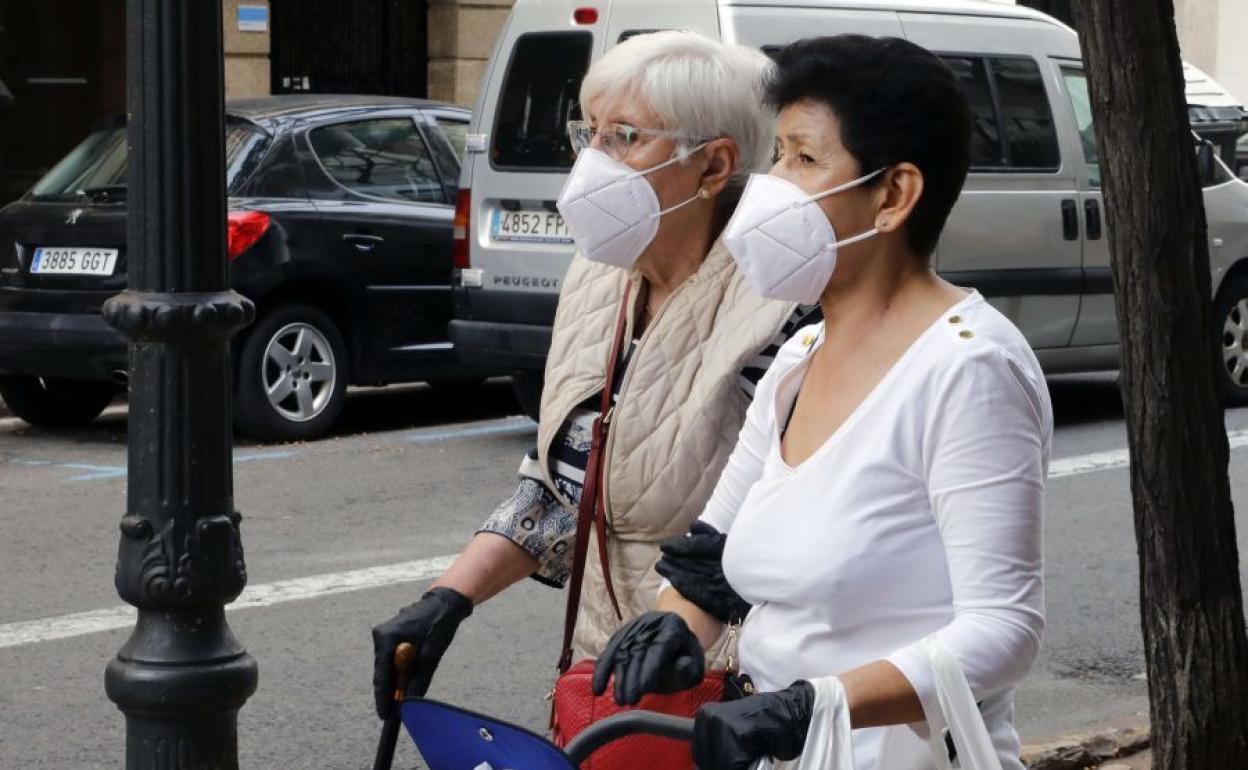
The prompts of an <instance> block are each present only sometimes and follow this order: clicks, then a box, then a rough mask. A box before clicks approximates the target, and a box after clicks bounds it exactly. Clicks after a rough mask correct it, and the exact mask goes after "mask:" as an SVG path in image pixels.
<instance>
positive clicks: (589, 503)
mask: <svg viewBox="0 0 1248 770" xmlns="http://www.w3.org/2000/svg"><path fill="white" fill-rule="evenodd" d="M631 295H632V283H631V282H630V283H628V284H626V285H625V287H624V298H623V299H622V300H621V301H620V312H619V316H618V317H617V318H616V322H615V339H614V340H613V341H612V343H611V357H610V358H609V359H608V360H607V381H606V384H605V385H604V386H603V389H602V406H601V408H600V410H599V413H598V416H597V417H596V418H594V426H593V431H592V433H591V438H590V445H589V462H587V463H586V464H585V482H584V485H583V486H582V488H581V501H580V505H579V506H578V507H577V516H576V543H575V546H574V548H573V551H572V574H571V575H570V576H569V578H568V606H567V610H566V612H565V614H564V625H563V651H562V653H561V654H560V655H559V673H561V674H562V673H564V672H565V671H567V670H568V669H569V668H570V667H571V666H572V634H573V631H574V630H575V628H576V616H577V610H578V608H579V607H580V604H581V584H582V583H583V582H584V580H585V564H586V562H587V561H588V556H589V533H590V530H591V529H597V530H598V555H599V558H600V559H601V561H602V571H603V576H604V577H605V578H606V583H607V594H608V595H609V596H610V597H611V604H612V605H613V606H614V607H615V613H616V615H617V616H618V615H620V605H619V602H617V601H616V599H615V587H614V586H613V585H612V584H611V568H610V565H609V564H608V562H607V531H606V523H607V521H606V505H605V500H604V499H603V497H602V453H603V449H604V448H605V445H606V441H607V429H608V427H609V426H610V424H611V410H612V403H611V400H612V396H613V392H614V390H615V373H616V370H617V369H618V368H619V363H620V351H621V350H622V349H623V345H624V332H625V330H626V327H627V326H628V302H629V299H630V297H631Z"/></svg>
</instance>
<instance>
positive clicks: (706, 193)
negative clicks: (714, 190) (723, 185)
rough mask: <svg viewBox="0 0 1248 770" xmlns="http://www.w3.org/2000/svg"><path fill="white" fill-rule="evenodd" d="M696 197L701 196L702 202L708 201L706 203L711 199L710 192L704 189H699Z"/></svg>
mask: <svg viewBox="0 0 1248 770" xmlns="http://www.w3.org/2000/svg"><path fill="white" fill-rule="evenodd" d="M698 195H701V196H702V200H708V201H709V200H710V199H711V191H710V190H708V189H706V188H705V187H702V188H699V189H698Z"/></svg>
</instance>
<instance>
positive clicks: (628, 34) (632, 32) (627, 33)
mask: <svg viewBox="0 0 1248 770" xmlns="http://www.w3.org/2000/svg"><path fill="white" fill-rule="evenodd" d="M662 31H663V30H661V29H628V30H624V31H623V32H621V33H620V39H619V40H617V41H616V42H617V43H623V42H624V41H625V40H628V39H629V38H632V37H637V36H638V35H649V34H651V33H653V32H662Z"/></svg>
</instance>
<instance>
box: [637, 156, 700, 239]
mask: <svg viewBox="0 0 1248 770" xmlns="http://www.w3.org/2000/svg"><path fill="white" fill-rule="evenodd" d="M710 143H711V142H710V141H709V140H708V141H705V142H703V143H702V144H699V145H698V146H697V147H694V148H693V149H692V150H690V151H689V152H687V153H685V154H683V155H676V156H675V157H673V158H670V159H669V160H665V161H663V162H662V163H660V164H659V165H657V166H655V167H653V168H648V169H646V170H645V171H638V172H637V173H636V174H635V176H645V175H646V174H649V173H650V172H652V171H658V170H659V169H661V168H667V167H668V166H670V165H672V164H673V163H676V162H677V161H681V160H684V159H685V158H688V157H689V156H691V155H693V154H694V153H695V152H697V151H698V150H701V149H702V148H703V147H705V146H707V145H708V144H710ZM703 192H704V190H703V188H701V187H699V188H698V191H697V192H696V193H694V194H693V196H692V197H690V198H689V199H687V200H684V201H682V202H680V203H677V204H676V205H675V206H672V207H670V208H666V209H662V210H660V211H659V212H658V213H657V214H651V215H650V218H651V219H657V218H658V217H661V216H663V215H664V214H670V213H672V212H673V211H676V210H677V209H683V208H684V207H685V206H688V205H689V204H690V203H693V202H694V201H696V200H698V199H699V198H705V197H706V196H705V195H703V194H702V193H703Z"/></svg>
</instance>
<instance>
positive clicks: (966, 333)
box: [958, 329, 975, 340]
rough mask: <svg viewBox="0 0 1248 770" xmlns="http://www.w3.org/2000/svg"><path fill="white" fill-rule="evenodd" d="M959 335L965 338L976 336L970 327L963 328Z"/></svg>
mask: <svg viewBox="0 0 1248 770" xmlns="http://www.w3.org/2000/svg"><path fill="white" fill-rule="evenodd" d="M958 336H959V337H961V338H962V339H964V340H969V339H970V338H971V337H974V336H975V332H973V331H971V330H970V329H963V330H962V331H960V332H958Z"/></svg>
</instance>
